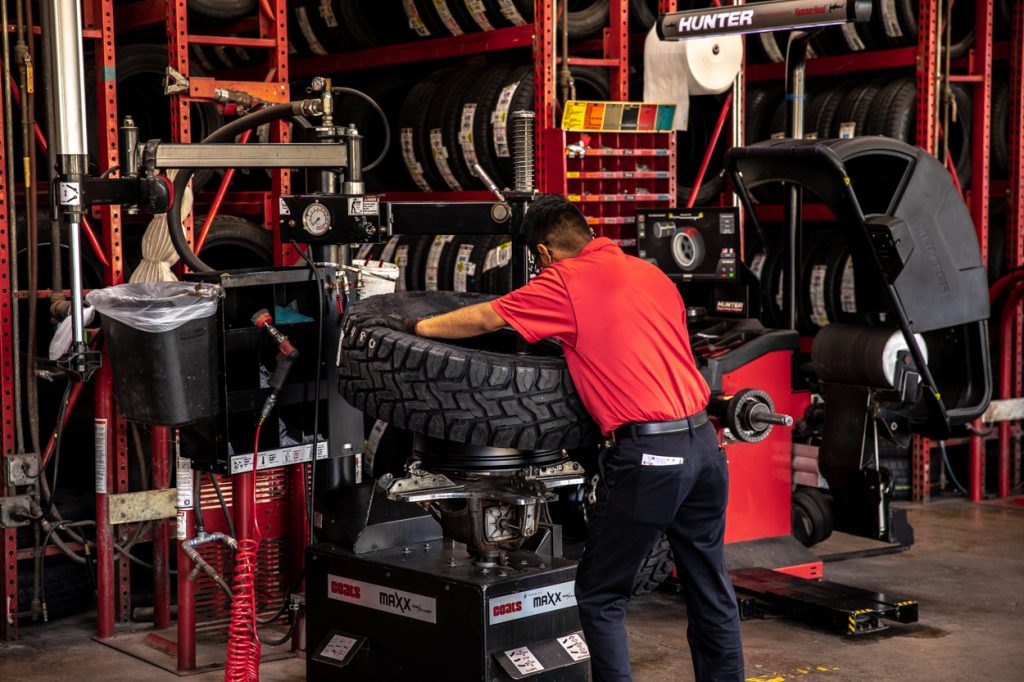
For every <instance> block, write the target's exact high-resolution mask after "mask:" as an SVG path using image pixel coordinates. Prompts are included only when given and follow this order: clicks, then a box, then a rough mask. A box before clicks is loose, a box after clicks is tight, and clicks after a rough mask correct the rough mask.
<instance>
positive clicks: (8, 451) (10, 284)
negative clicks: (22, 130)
mask: <svg viewBox="0 0 1024 682" xmlns="http://www.w3.org/2000/svg"><path fill="white" fill-rule="evenodd" d="M3 127H4V116H3V111H2V109H0V130H2V129H3ZM6 154H7V150H6V149H4V145H2V144H0V413H2V414H0V417H2V419H3V425H2V428H0V432H2V440H3V442H2V443H0V446H2V448H3V449H2V451H0V463H2V461H3V458H4V457H7V456H8V455H12V454H14V448H15V444H14V391H13V389H12V386H13V384H14V372H15V364H14V343H13V342H12V340H11V335H12V333H13V326H12V316H13V311H12V309H11V292H12V291H14V289H16V288H17V286H16V283H15V282H14V281H12V279H11V268H10V265H9V263H10V260H9V257H10V254H9V253H8V251H9V249H8V245H9V244H10V241H9V239H10V226H9V225H8V224H7V217H8V213H7V211H8V205H7V198H8V197H9V196H10V193H9V192H8V191H7V161H6ZM10 492H13V491H11V490H8V489H7V484H6V481H5V479H3V478H0V494H4V495H6V494H8V493H10ZM0 584H2V585H3V590H2V592H0V597H3V600H4V601H3V609H2V613H0V616H2V617H0V639H15V638H17V636H18V619H17V618H15V617H13V615H12V614H14V613H17V612H18V539H17V531H16V530H15V529H14V528H6V529H3V530H0Z"/></svg>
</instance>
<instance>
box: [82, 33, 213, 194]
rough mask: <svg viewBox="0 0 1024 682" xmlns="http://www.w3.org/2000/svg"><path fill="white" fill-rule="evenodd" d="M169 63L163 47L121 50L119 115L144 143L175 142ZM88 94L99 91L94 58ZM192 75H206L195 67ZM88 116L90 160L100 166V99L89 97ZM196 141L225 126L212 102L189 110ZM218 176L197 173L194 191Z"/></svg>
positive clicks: (89, 69)
mask: <svg viewBox="0 0 1024 682" xmlns="http://www.w3.org/2000/svg"><path fill="white" fill-rule="evenodd" d="M167 64H168V56H167V48H165V47H163V46H161V45H151V44H135V45H122V46H120V47H118V49H117V103H118V104H117V114H118V119H119V121H122V120H124V117H125V116H131V117H132V118H133V119H134V120H135V125H136V126H138V128H139V139H140V140H152V139H154V138H159V139H161V140H164V141H165V142H169V141H170V140H171V118H170V104H169V100H168V99H167V96H166V95H164V85H163V84H164V77H165V76H164V73H165V69H166V68H167ZM84 71H85V88H86V92H96V87H97V86H96V67H95V61H94V58H90V59H88V60H87V63H86V65H85V69H84ZM190 75H192V76H202V75H204V73H203V72H202V70H201V69H199V68H198V67H197V66H196V65H193V68H192V70H191V73H190ZM85 108H86V113H87V116H88V118H89V120H90V121H91V122H92V124H91V125H89V126H88V132H87V135H88V142H89V151H90V160H91V162H92V163H96V159H97V158H98V153H97V150H98V149H99V146H98V145H99V137H98V131H99V129H100V126H99V124H98V122H97V112H96V98H95V97H87V98H86V102H85ZM189 111H190V116H189V120H190V122H191V124H192V140H193V141H197V140H201V139H203V138H204V137H206V136H207V135H209V134H210V133H212V132H213V131H214V130H216V129H217V128H219V127H221V126H222V125H223V124H224V117H223V116H222V115H221V113H220V111H219V110H218V109H217V105H216V104H214V103H212V102H204V103H199V104H197V103H193V104H192V105H191V107H190V109H189ZM215 173H216V171H215V170H213V169H209V168H208V169H204V170H200V171H197V172H196V174H195V175H194V176H193V178H192V190H193V191H195V192H198V191H199V190H200V189H201V188H202V187H203V186H205V185H206V183H207V182H209V181H210V179H211V178H212V177H213V176H214V174H215Z"/></svg>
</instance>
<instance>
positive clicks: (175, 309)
mask: <svg viewBox="0 0 1024 682" xmlns="http://www.w3.org/2000/svg"><path fill="white" fill-rule="evenodd" d="M222 298H224V289H223V288H222V287H220V286H219V285H217V284H206V283H197V282H139V283H133V284H118V285H117V286H112V287H106V288H105V289H94V290H92V291H90V292H89V293H88V295H86V297H85V299H86V300H87V301H88V302H89V305H91V306H92V307H93V308H95V309H96V312H98V313H99V314H100V315H104V316H106V317H109V318H111V319H114V320H117V321H118V322H120V323H122V324H125V325H128V326H129V327H131V328H132V329H137V330H139V331H143V332H150V333H154V334H159V333H161V332H169V331H171V330H173V329H177V328H178V327H180V326H181V325H183V324H185V323H186V322H191V321H192V320H199V319H202V318H205V317H209V316H210V315H213V314H214V313H215V312H217V303H218V302H219V301H220V299H222Z"/></svg>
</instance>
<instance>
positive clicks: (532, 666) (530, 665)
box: [505, 646, 544, 675]
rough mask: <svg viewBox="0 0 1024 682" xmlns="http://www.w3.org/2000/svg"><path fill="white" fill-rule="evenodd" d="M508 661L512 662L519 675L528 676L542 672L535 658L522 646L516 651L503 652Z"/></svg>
mask: <svg viewBox="0 0 1024 682" xmlns="http://www.w3.org/2000/svg"><path fill="white" fill-rule="evenodd" d="M505 655H506V656H507V657H508V660H510V661H512V665H514V666H515V667H516V670H518V671H519V674H520V675H529V674H530V673H538V672H540V671H541V670H544V666H543V665H541V662H540V661H538V660H537V657H536V656H534V655H533V652H532V651H530V649H529V648H527V647H525V646H522V647H519V648H518V649H509V650H508V651H506V652H505Z"/></svg>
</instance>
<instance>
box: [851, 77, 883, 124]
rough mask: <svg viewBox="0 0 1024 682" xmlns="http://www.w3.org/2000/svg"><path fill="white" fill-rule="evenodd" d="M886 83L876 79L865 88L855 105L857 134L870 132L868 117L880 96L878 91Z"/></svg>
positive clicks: (854, 120)
mask: <svg viewBox="0 0 1024 682" xmlns="http://www.w3.org/2000/svg"><path fill="white" fill-rule="evenodd" d="M883 85H884V81H879V80H876V81H874V82H872V83H869V84H868V85H867V87H866V88H865V90H864V93H863V96H862V97H861V98H860V100H859V101H858V102H857V103H856V104H855V105H854V108H853V122H854V123H855V124H856V127H855V130H856V135H858V136H860V135H865V134H867V132H868V117H869V116H870V115H871V112H872V107H874V105H875V101H876V99H877V98H878V93H879V92H881V89H882V87H883Z"/></svg>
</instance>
